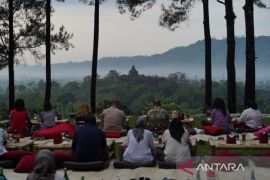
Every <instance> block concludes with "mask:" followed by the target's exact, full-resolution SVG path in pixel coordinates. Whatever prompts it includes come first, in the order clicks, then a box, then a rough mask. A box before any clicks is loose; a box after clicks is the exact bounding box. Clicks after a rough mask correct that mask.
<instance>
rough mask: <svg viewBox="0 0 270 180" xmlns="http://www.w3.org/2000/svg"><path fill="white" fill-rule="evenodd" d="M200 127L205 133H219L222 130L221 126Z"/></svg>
mask: <svg viewBox="0 0 270 180" xmlns="http://www.w3.org/2000/svg"><path fill="white" fill-rule="evenodd" d="M202 129H203V130H204V131H205V133H206V134H210V135H220V134H221V133H222V132H223V129H222V128H219V127H215V126H202Z"/></svg>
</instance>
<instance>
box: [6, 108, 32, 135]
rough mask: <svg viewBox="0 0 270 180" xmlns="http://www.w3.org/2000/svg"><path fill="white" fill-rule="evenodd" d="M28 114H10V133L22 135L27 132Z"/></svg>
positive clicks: (13, 112) (22, 112)
mask: <svg viewBox="0 0 270 180" xmlns="http://www.w3.org/2000/svg"><path fill="white" fill-rule="evenodd" d="M27 120H28V113H27V111H26V110H22V111H18V110H16V109H14V110H12V111H11V113H10V132H13V133H15V132H17V133H24V132H26V131H27Z"/></svg>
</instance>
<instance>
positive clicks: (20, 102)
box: [15, 98, 25, 111]
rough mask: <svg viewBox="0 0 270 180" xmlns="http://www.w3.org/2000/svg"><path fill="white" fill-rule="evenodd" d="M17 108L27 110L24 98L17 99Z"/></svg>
mask: <svg viewBox="0 0 270 180" xmlns="http://www.w3.org/2000/svg"><path fill="white" fill-rule="evenodd" d="M15 109H16V110H17V111H24V110H25V104H24V100H23V99H21V98H19V99H17V100H16V101H15Z"/></svg>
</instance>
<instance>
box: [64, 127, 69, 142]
mask: <svg viewBox="0 0 270 180" xmlns="http://www.w3.org/2000/svg"><path fill="white" fill-rule="evenodd" d="M65 139H66V142H69V140H70V136H69V133H68V130H67V129H66V130H65Z"/></svg>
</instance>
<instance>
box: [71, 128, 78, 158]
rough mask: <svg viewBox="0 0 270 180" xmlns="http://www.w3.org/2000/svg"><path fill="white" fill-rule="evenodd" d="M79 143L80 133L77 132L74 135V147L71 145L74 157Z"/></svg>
mask: <svg viewBox="0 0 270 180" xmlns="http://www.w3.org/2000/svg"><path fill="white" fill-rule="evenodd" d="M77 141H78V131H76V132H75V133H74V136H73V140H72V145H71V154H72V156H74V155H75V151H76V146H77Z"/></svg>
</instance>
